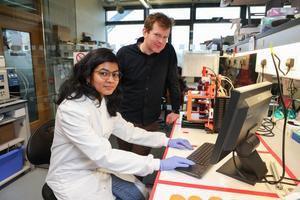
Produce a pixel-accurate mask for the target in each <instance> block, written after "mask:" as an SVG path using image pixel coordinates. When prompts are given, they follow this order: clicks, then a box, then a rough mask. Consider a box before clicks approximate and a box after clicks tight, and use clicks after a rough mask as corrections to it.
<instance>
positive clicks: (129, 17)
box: [106, 10, 144, 22]
mask: <svg viewBox="0 0 300 200" xmlns="http://www.w3.org/2000/svg"><path fill="white" fill-rule="evenodd" d="M106 17H107V21H109V22H115V21H138V20H144V10H124V11H123V13H119V12H118V11H116V10H113V11H107V12H106Z"/></svg>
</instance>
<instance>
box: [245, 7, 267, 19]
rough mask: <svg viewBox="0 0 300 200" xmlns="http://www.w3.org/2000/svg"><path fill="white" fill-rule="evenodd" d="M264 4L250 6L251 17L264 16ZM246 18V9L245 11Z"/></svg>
mask: <svg viewBox="0 0 300 200" xmlns="http://www.w3.org/2000/svg"><path fill="white" fill-rule="evenodd" d="M265 11H266V6H250V13H251V19H261V18H263V17H264V16H265ZM246 18H247V19H248V9H247V12H246Z"/></svg>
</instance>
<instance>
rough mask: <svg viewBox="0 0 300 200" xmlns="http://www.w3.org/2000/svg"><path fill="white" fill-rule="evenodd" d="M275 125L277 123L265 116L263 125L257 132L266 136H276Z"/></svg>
mask: <svg viewBox="0 0 300 200" xmlns="http://www.w3.org/2000/svg"><path fill="white" fill-rule="evenodd" d="M274 127H275V123H274V122H273V121H272V119H270V118H264V119H263V121H262V123H261V127H259V128H258V129H257V132H256V134H257V135H261V136H265V137H274V136H275V134H274V133H273V129H274Z"/></svg>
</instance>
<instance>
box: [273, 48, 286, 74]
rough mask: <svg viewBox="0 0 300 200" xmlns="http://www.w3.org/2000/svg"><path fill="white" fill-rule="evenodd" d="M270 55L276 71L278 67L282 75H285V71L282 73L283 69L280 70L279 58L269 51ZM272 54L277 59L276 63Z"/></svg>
mask: <svg viewBox="0 0 300 200" xmlns="http://www.w3.org/2000/svg"><path fill="white" fill-rule="evenodd" d="M271 55H272V60H273V63H274V66H275V68H276V70H277V71H278V69H279V71H280V72H281V73H282V74H283V76H285V75H286V73H284V71H282V69H281V68H280V63H281V61H280V58H279V57H278V56H277V55H276V54H274V53H271ZM274 56H275V58H277V60H278V65H276V62H275V58H274Z"/></svg>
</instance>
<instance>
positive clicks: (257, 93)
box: [211, 82, 272, 185]
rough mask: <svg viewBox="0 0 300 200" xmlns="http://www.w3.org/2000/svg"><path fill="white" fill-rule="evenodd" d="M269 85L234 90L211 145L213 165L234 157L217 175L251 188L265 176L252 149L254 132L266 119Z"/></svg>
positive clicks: (256, 139) (264, 83)
mask: <svg viewBox="0 0 300 200" xmlns="http://www.w3.org/2000/svg"><path fill="white" fill-rule="evenodd" d="M271 85H272V84H271V83H270V82H263V83H256V84H251V85H248V86H244V87H240V88H237V89H234V90H233V91H232V92H231V97H230V100H229V104H228V109H227V110H226V112H225V116H224V119H223V123H222V125H221V129H220V132H219V135H218V138H217V141H216V143H215V146H214V150H213V153H212V158H211V163H212V164H216V163H218V162H219V161H220V160H222V159H223V158H224V157H225V156H227V155H228V154H229V153H231V152H235V153H236V154H237V156H232V158H231V159H230V160H229V161H227V162H226V163H225V164H224V165H223V166H222V167H221V168H220V169H218V170H217V171H218V172H221V173H224V174H226V175H229V176H231V177H234V178H236V179H239V180H241V181H245V182H247V183H249V184H252V185H254V184H255V183H256V182H257V181H260V180H261V179H262V178H263V177H264V176H265V174H266V173H267V168H266V165H265V163H264V162H263V161H262V160H261V158H260V156H259V155H258V153H257V151H256V150H255V148H256V147H257V146H258V144H259V139H258V137H257V136H256V134H255V132H256V130H257V128H259V126H260V124H261V122H262V120H263V118H264V117H266V116H267V111H268V108H269V103H270V99H271V96H272V94H271Z"/></svg>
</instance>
